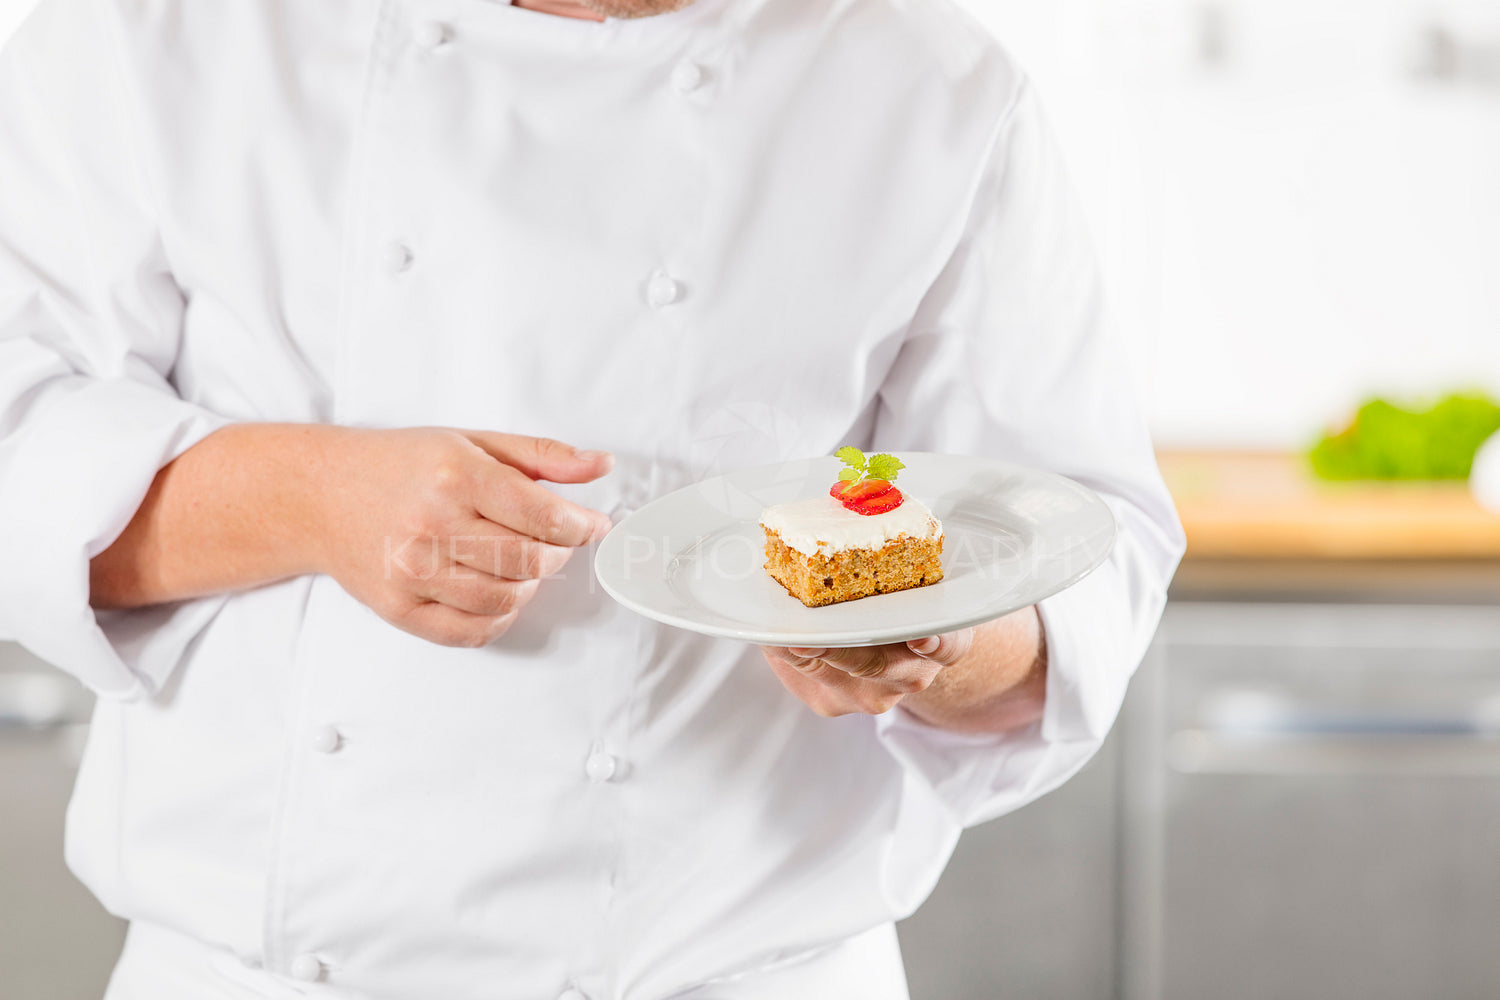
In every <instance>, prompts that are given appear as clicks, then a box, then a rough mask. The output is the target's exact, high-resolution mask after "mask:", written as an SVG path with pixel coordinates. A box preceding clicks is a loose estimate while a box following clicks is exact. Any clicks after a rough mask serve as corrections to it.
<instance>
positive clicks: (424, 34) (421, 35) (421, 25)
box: [411, 21, 448, 49]
mask: <svg viewBox="0 0 1500 1000" xmlns="http://www.w3.org/2000/svg"><path fill="white" fill-rule="evenodd" d="M411 37H412V40H413V41H415V42H416V43H417V44H418V45H420V46H421V47H422V48H424V49H436V48H439V47H440V46H442V44H443V43H444V42H446V41H447V40H448V26H447V25H446V24H444V23H443V22H441V21H418V22H417V25H416V27H414V28H413V29H412V33H411Z"/></svg>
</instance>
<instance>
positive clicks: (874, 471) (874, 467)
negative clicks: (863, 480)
mask: <svg viewBox="0 0 1500 1000" xmlns="http://www.w3.org/2000/svg"><path fill="white" fill-rule="evenodd" d="M869 468H870V478H871V479H884V480H885V481H886V482H888V483H889V482H892V481H894V480H895V478H896V474H897V473H899V472H900V471H901V470H902V469H904V468H906V464H905V463H904V462H902V461H901V459H899V458H897V457H896V456H895V455H874V456H872V457H871V458H870V462H869Z"/></svg>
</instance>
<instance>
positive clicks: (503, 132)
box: [0, 0, 1181, 1000]
mask: <svg viewBox="0 0 1500 1000" xmlns="http://www.w3.org/2000/svg"><path fill="white" fill-rule="evenodd" d="M1128 383H1129V379H1128V378H1127V373H1126V365H1125V360H1124V358H1123V355H1122V353H1121V349H1120V345H1119V344H1118V343H1117V342H1116V341H1115V340H1114V339H1113V338H1112V337H1111V335H1110V333H1109V332H1108V329H1107V327H1106V325H1105V324H1104V323H1103V322H1102V321H1101V312H1100V296H1099V288H1098V283H1097V278H1096V272H1095V268H1094V264H1093V261H1092V258H1091V255H1090V252H1089V249H1088V246H1087V240H1086V238H1085V234H1084V226H1083V224H1082V222H1081V221H1080V219H1079V215H1078V212H1077V210H1076V209H1075V207H1074V205H1073V202H1072V201H1071V200H1070V197H1069V194H1068V191H1067V188H1066V184H1065V182H1064V180H1063V172H1062V169H1061V166H1060V163H1059V159H1058V154H1057V152H1056V150H1055V148H1054V146H1053V144H1052V141H1051V140H1050V138H1049V136H1048V134H1047V131H1046V129H1045V126H1044V124H1043V121H1042V117H1041V114H1040V112H1039V110H1038V102H1037V97H1036V94H1035V93H1034V91H1033V88H1032V86H1031V84H1030V83H1029V82H1028V81H1027V79H1026V77H1025V76H1023V75H1022V74H1021V73H1020V72H1019V71H1018V70H1017V69H1016V67H1015V65H1014V64H1013V63H1012V62H1011V60H1010V59H1009V58H1008V57H1007V56H1006V55H1005V54H1004V52H1003V51H1002V50H1001V49H1000V48H999V47H998V46H997V45H996V44H995V43H994V42H993V41H992V40H991V39H989V38H988V37H987V36H986V35H985V34H984V33H983V32H982V31H981V30H980V29H979V28H977V27H976V26H975V25H974V23H973V22H971V21H970V20H969V19H968V18H967V17H966V16H965V15H963V14H962V13H960V12H959V11H958V10H956V9H955V8H954V7H953V6H951V4H950V2H949V0H696V2H693V0H524V2H516V3H513V4H506V3H504V2H500V0H320V2H318V3H306V2H297V0H151V2H144V0H42V3H41V6H40V8H39V9H38V11H37V12H36V13H35V14H34V15H33V16H32V18H31V19H30V20H29V21H28V22H27V23H26V24H25V25H24V27H23V28H22V29H21V31H20V33H19V35H18V36H17V37H16V38H15V40H14V41H13V42H12V44H11V45H10V46H9V47H8V48H7V49H6V50H5V52H4V55H3V59H0V533H3V534H0V545H3V548H0V588H3V593H0V637H8V638H13V639H17V640H19V641H20V642H22V643H24V644H25V645H26V646H28V647H29V648H31V649H32V650H33V651H35V652H36V653H38V654H39V655H41V656H43V657H45V658H47V659H48V660H50V661H51V662H53V663H55V664H57V665H58V666H60V667H61V668H63V669H65V670H68V671H70V672H71V673H73V674H74V675H76V676H77V677H78V678H79V679H80V680H81V681H82V682H83V683H85V684H87V685H88V686H89V687H90V688H92V689H93V690H94V691H95V692H97V694H98V695H99V701H98V707H97V710H96V714H95V717H94V722H93V726H92V728H91V732H90V737H89V743H88V747H87V750H86V753H85V758H84V761H83V765H82V769H81V771H80V774H79V778H78V784H77V788H76V791H75V794H74V797H73V800H72V803H71V807H70V810H69V815H68V831H67V857H68V861H69V864H70V866H71V867H72V869H73V870H74V871H75V872H76V873H77V874H78V876H79V877H80V878H81V879H82V880H83V881H84V882H85V883H86V884H87V885H88V886H89V888H90V889H91V890H92V891H93V892H94V893H95V894H96V895H97V896H98V898H99V899H100V900H101V902H102V903H103V904H104V905H105V906H106V907H107V908H108V909H109V910H110V911H111V912H113V913H116V914H118V915H120V916H122V917H125V918H127V919H128V920H130V922H131V923H130V931H129V936H128V939H127V942H126V946H125V951H124V954H123V956H122V957H121V960H120V964H119V966H118V968H117V969H116V972H115V975H114V978H113V980H112V982H111V985H110V988H109V992H108V994H107V995H108V997H109V1000H144V998H149V1000H178V998H181V1000H189V998H191V1000H201V998H221V997H231V998H277V1000H280V998H293V997H327V998H369V1000H408V998H436V997H440V998H443V1000H521V998H527V1000H536V998H560V1000H588V998H593V1000H606V998H608V1000H668V998H677V1000H739V998H776V1000H803V998H806V1000H813V998H817V1000H830V998H843V997H849V998H859V1000H893V998H901V997H905V996H906V987H905V985H904V979H903V976H902V972H901V962H900V956H899V952H898V949H897V945H896V939H895V934H894V931H893V922H894V921H896V920H898V919H900V918H902V917H904V916H906V915H907V914H909V913H911V912H912V911H913V910H915V909H916V907H917V906H918V905H920V903H921V902H922V900H923V899H924V897H925V896H926V895H927V893H928V892H929V891H930V890H931V888H932V886H933V884H934V883H935V881H936V880H937V878H938V876H939V874H940V872H941V871H942V868H943V865H944V864H945V862H946V860H947V858H948V856H949V854H950V852H951V850H952V848H953V846H954V843H955V841H956V840H957V838H958V836H959V834H960V832H961V831H962V830H963V829H964V828H965V827H966V826H970V825H973V824H975V823H979V822H982V821H984V820H986V819H990V818H992V817H995V816H999V815H1001V814H1002V813H1005V812H1008V811H1010V810H1013V809H1015V808H1017V807H1019V806H1021V805H1023V804H1025V803H1026V802H1029V801H1031V800H1032V799H1035V798H1036V797H1038V796H1040V795H1042V794H1045V793H1046V792H1047V791H1049V790H1051V789H1053V788H1055V787H1057V786H1058V785H1059V784H1061V783H1062V782H1063V781H1065V780H1067V779H1068V777H1069V776H1071V775H1072V774H1073V773H1075V772H1076V771H1077V770H1078V769H1079V768H1080V767H1081V766H1082V765H1083V764H1084V763H1085V762H1086V761H1087V760H1088V759H1089V757H1090V756H1091V755H1092V754H1093V753H1094V751H1095V750H1096V749H1097V748H1098V747H1099V745H1100V743H1101V741H1102V740H1103V739H1104V737H1105V735H1106V732H1107V731H1108V729H1109V727H1110V725H1111V723H1112V721H1113V719H1114V717H1115V715H1116V713H1117V711H1118V708H1119V705H1120V702H1121V698H1122V697H1123V694H1124V690H1125V686H1126V682H1127V680H1128V678H1129V677H1130V675H1131V672H1132V670H1133V669H1134V667H1135V665H1136V664H1137V662H1138V661H1139V660H1140V658H1141V656H1142V654H1143V652H1144V650H1145V648H1146V645H1147V643H1148V641H1149V639H1150V636H1151V634H1152V631H1153V629H1154V627H1155V624H1156V621H1157V618H1158V615H1159V613H1160V609H1161V607H1162V603H1163V599H1164V597H1163V595H1164V590H1165V586H1166V583H1167V580H1168V578H1169V577H1170V575H1171V572H1172V570H1173V568H1174V566H1175V563H1176V560H1177V558H1178V556H1179V554H1180V551H1181V537H1180V534H1179V531H1178V527H1177V523H1176V519H1175V516H1174V514H1173V512H1172V509H1171V506H1170V503H1169V501H1168V498H1167V496H1166V494H1165V492H1164V490H1163V488H1162V484H1161V481H1160V479H1159V477H1158V474H1157V472H1156V469H1155V466H1154V463H1153V460H1152V453H1151V448H1150V444H1149V441H1148V438H1147V434H1146V431H1145V429H1144V425H1143V421H1142V417H1141V413H1140V410H1139V408H1138V407H1137V405H1136V402H1135V400H1134V399H1133V398H1132V394H1131V392H1130V389H1129V385H1128ZM844 444H855V445H859V446H863V447H869V448H876V449H879V450H921V451H935V452H947V453H957V454H967V455H983V456H992V457H996V458H1002V459H1007V460H1011V461H1015V462H1020V463H1024V464H1026V465H1030V466H1035V467H1039V468H1045V469H1050V470H1054V471H1057V472H1060V473H1063V474H1065V475H1068V476H1071V477H1073V478H1075V479H1077V480H1079V481H1081V482H1083V483H1085V484H1087V485H1089V486H1091V487H1093V488H1094V489H1095V490H1097V491H1098V492H1099V493H1100V494H1101V495H1102V496H1103V497H1104V498H1105V500H1106V502H1107V503H1108V504H1109V506H1110V508H1111V509H1112V511H1113V513H1114V516H1115V519H1116V521H1117V525H1118V529H1119V538H1118V541H1117V543H1116V545H1115V548H1114V550H1113V553H1112V554H1111V556H1110V558H1109V560H1108V561H1107V562H1106V563H1105V564H1104V565H1102V566H1101V567H1100V568H1099V569H1098V570H1097V571H1095V572H1094V573H1092V574H1091V575H1089V576H1088V577H1087V578H1085V579H1084V580H1083V581H1082V582H1081V583H1079V584H1077V585H1076V586H1074V587H1072V588H1071V589H1068V590H1066V591H1064V592H1062V593H1060V594H1058V595H1056V596H1054V597H1051V598H1048V599H1047V600H1044V601H1042V602H1041V603H1040V604H1039V605H1037V606H1036V607H1035V608H1028V609H1026V610H1024V611H1022V612H1019V613H1017V614H1014V615H1011V616H1008V617H1006V618H1004V619H1001V620H999V621H997V622H992V623H989V624H987V625H983V626H980V627H978V628H975V629H972V630H965V631H963V632H959V633H952V634H945V635H938V636H933V637H931V638H929V639H925V640H920V641H915V642H913V643H911V644H909V645H900V646H888V647H880V648H878V649H876V650H873V651H872V650H840V649H810V648H799V649H765V650H762V649H758V648H755V647H753V646H747V645H745V644H743V643H737V642H731V641H725V640H718V639H709V638H706V637H702V636H699V635H695V634H690V633H688V632H684V631H679V630H674V629H671V628H667V627H665V626H659V625H656V624H654V623H651V622H648V621H646V620H644V619H641V618H639V617H637V616H635V615H633V614H631V613H629V612H628V611H626V610H624V609H623V608H621V607H619V606H617V605H615V604H614V603H613V602H611V601H610V600H609V599H608V598H607V597H606V596H605V595H603V594H602V592H601V591H600V589H599V587H598V585H597V583H596V582H595V581H594V579H593V577H592V575H591V573H590V572H589V553H588V551H587V550H588V547H589V546H590V545H591V544H592V543H593V542H595V541H597V540H598V539H599V538H600V537H601V535H602V533H603V532H604V531H606V530H607V528H608V527H609V524H610V523H611V522H612V521H618V520H619V519H620V518H622V517H623V516H625V515H626V514H628V513H629V512H630V511H632V510H634V509H635V508H636V507H638V506H640V505H642V504H644V503H646V502H648V501H650V500H652V499H653V498H656V497H659V496H662V495H664V494H665V493H667V492H669V491H671V490H674V489H677V488H679V487H682V486H684V485H687V484H691V483H693V482H696V481H699V480H700V479H702V478H704V477H706V476H710V475H714V474H718V473H721V472H726V471H730V470H733V469H738V468H741V467H745V466H752V465H757V464H765V463H770V462H777V461H785V460H790V459H801V458H806V457H809V456H815V455H822V454H828V453H831V452H832V451H833V450H834V449H836V448H837V447H839V446H840V445H844ZM580 550H583V551H580ZM570 557H571V558H570ZM997 905H1006V904H1005V903H1004V901H997Z"/></svg>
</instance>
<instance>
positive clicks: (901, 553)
mask: <svg viewBox="0 0 1500 1000" xmlns="http://www.w3.org/2000/svg"><path fill="white" fill-rule="evenodd" d="M856 455H857V456H858V465H857V466H856V475H854V476H849V470H845V473H844V474H843V476H844V477H845V478H841V479H840V481H839V482H838V483H836V484H835V485H834V486H833V488H832V489H830V490H829V492H828V494H827V495H824V496H816V497H812V498H810V499H807V500H798V501H796V502H794V503H788V504H780V505H778V506H775V507H768V508H766V510H765V512H764V513H763V514H762V515H761V519H760V525H761V528H762V529H763V530H764V531H765V536H766V572H767V573H769V574H770V575H771V577H772V579H774V580H775V581H776V582H777V583H780V584H781V585H782V586H783V587H785V588H786V589H787V592H788V593H790V594H791V595H792V596H793V597H795V598H797V600H799V601H801V602H802V603H803V604H805V605H807V606H808V607H810V608H816V607H822V606H824V605H828V604H837V603H839V602H841V601H853V600H857V599H859V598H861V597H869V596H871V595H872V594H887V593H891V592H893V591H897V590H908V589H910V588H912V587H921V586H926V585H928V584H932V583H937V582H938V581H939V580H941V579H942V578H943V567H942V563H941V558H940V557H941V556H942V553H943V526H942V524H941V523H940V522H939V521H938V519H937V518H936V517H934V516H933V514H932V511H930V510H928V509H927V507H926V506H925V505H923V504H922V503H921V501H919V500H914V499H912V498H911V497H907V496H903V495H902V493H901V491H899V490H897V489H896V488H895V487H894V486H893V485H892V484H891V482H890V480H892V479H894V478H895V476H896V473H897V472H898V471H899V470H900V469H901V468H902V466H901V463H900V462H899V461H897V460H896V459H894V458H893V457H892V456H889V455H876V456H874V457H873V458H871V459H870V460H868V463H867V462H866V460H865V458H864V455H863V454H862V453H860V452H859V451H857V450H856V449H853V448H844V449H840V451H839V457H840V458H843V459H844V460H845V463H846V464H848V465H851V466H853V465H855V462H854V460H853V458H854V456H856ZM881 460H888V461H885V462H882V461H881ZM891 463H894V465H892V464H891ZM872 468H873V470H874V471H876V472H879V473H881V474H882V475H881V478H872V477H869V476H868V475H867V473H868V472H869V471H871V469H872Z"/></svg>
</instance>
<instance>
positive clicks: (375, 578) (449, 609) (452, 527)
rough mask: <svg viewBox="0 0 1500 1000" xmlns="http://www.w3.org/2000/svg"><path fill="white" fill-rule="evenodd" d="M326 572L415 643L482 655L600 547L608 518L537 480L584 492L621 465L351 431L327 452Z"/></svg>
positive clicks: (570, 453) (459, 438) (505, 444)
mask: <svg viewBox="0 0 1500 1000" xmlns="http://www.w3.org/2000/svg"><path fill="white" fill-rule="evenodd" d="M331 454H332V455H334V456H335V458H334V459H333V460H334V461H336V462H337V467H336V468H335V469H334V470H331V471H332V472H333V473H334V474H333V475H330V476H328V477H327V478H326V480H325V482H326V483H327V484H328V485H327V487H326V490H327V492H326V494H325V499H324V502H323V503H322V504H321V510H322V515H321V518H320V522H321V531H320V536H321V539H322V540H321V542H320V543H319V544H318V545H317V551H318V563H319V565H318V567H317V568H318V569H319V570H321V571H322V572H324V573H327V574H328V575H329V576H331V577H333V578H334V579H335V580H337V581H338V582H339V583H340V584H341V585H342V586H343V587H344V589H345V590H347V591H348V592H349V594H350V595H351V596H353V597H354V598H355V599H356V600H358V601H360V602H361V603H363V604H365V605H367V606H369V607H370V608H371V609H372V610H373V611H375V613H376V614H378V615H380V616H381V617H382V618H384V619H385V620H386V621H388V622H390V623H391V624H392V625H395V626H396V627H397V628H400V629H403V630H405V631H407V632H410V633H412V634H413V635H417V636H420V637H421V638H423V639H427V640H430V641H432V642H435V643H439V644H441V645H445V646H470V647H477V646H483V645H485V644H487V643H489V642H491V641H493V640H494V639H496V638H498V637H499V636H500V635H502V634H503V633H504V632H505V631H506V630H507V629H509V628H510V626H511V625H512V624H514V623H515V621H516V618H517V616H518V615H519V614H520V612H521V609H522V607H523V606H524V605H525V604H526V603H527V602H528V601H530V600H531V599H532V597H533V596H535V594H536V591H537V587H538V586H539V584H540V581H541V580H542V578H543V577H547V576H551V575H552V574H554V573H557V572H558V571H560V570H561V569H562V568H563V564H564V563H566V562H567V561H568V557H569V556H571V555H572V554H573V552H574V551H575V549H576V548H577V547H578V546H581V545H586V544H588V543H589V542H592V541H595V540H597V539H600V538H603V537H604V535H605V533H606V532H608V531H609V529H610V521H609V518H608V517H606V516H605V515H604V514H601V513H598V512H596V511H592V510H588V509H587V508H584V507H580V506H579V505H577V504H575V503H571V502H569V501H567V500H564V499H563V498H561V497H559V496H557V495H556V494H555V493H552V492H550V491H548V490H547V489H545V488H544V487H542V486H540V485H539V484H538V483H537V482H536V480H539V479H545V480H548V481H551V482H555V483H583V482H589V481H590V480H593V479H597V478H599V477H600V476H603V475H604V474H606V473H607V472H609V470H610V469H611V468H612V467H613V464H614V460H613V458H612V457H611V456H610V455H608V454H606V453H603V452H588V451H575V450H574V449H573V448H572V447H570V446H568V445H565V444H562V443H560V442H557V441H550V440H547V439H545V438H533V437H520V436H517V435H512V434H499V433H492V432H484V431H460V430H451V429H445V428H411V429H401V430H364V429H350V430H347V432H346V433H345V435H344V441H343V443H342V446H341V447H340V448H338V449H337V450H336V451H333V452H332V453H331Z"/></svg>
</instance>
